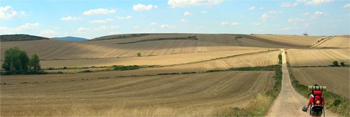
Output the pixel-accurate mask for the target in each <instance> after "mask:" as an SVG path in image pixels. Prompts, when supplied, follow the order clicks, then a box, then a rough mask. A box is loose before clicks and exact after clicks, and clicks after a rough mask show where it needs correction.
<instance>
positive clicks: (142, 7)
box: [132, 4, 158, 11]
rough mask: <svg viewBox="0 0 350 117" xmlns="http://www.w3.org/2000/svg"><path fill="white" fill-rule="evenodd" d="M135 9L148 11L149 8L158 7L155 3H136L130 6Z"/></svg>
mask: <svg viewBox="0 0 350 117" xmlns="http://www.w3.org/2000/svg"><path fill="white" fill-rule="evenodd" d="M132 8H133V9H134V10H135V11H149V10H152V8H154V9H156V8H158V6H157V5H152V4H149V5H147V6H146V5H143V4H137V5H134V6H133V7H132Z"/></svg>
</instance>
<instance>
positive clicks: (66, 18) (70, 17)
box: [61, 16, 82, 21]
mask: <svg viewBox="0 0 350 117" xmlns="http://www.w3.org/2000/svg"><path fill="white" fill-rule="evenodd" d="M81 19H82V18H80V17H72V16H67V17H62V18H61V20H63V21H74V20H81Z"/></svg>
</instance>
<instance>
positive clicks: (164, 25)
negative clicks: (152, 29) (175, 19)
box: [160, 24, 176, 29]
mask: <svg viewBox="0 0 350 117" xmlns="http://www.w3.org/2000/svg"><path fill="white" fill-rule="evenodd" d="M160 27H161V28H169V29H170V28H176V27H175V26H170V25H168V24H163V25H160Z"/></svg>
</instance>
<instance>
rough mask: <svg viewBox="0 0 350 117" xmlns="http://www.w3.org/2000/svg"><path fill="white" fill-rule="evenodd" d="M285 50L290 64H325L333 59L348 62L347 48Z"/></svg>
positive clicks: (349, 55) (349, 58) (348, 53)
mask: <svg viewBox="0 0 350 117" xmlns="http://www.w3.org/2000/svg"><path fill="white" fill-rule="evenodd" d="M287 52H288V55H287V56H288V62H289V63H290V65H291V66H327V65H332V64H333V61H338V63H341V62H344V63H346V64H350V63H349V61H350V50H349V49H291V50H288V51H287Z"/></svg>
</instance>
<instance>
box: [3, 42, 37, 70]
mask: <svg viewBox="0 0 350 117" xmlns="http://www.w3.org/2000/svg"><path fill="white" fill-rule="evenodd" d="M1 67H2V68H3V69H4V70H5V71H8V72H22V73H25V72H27V71H28V70H34V71H40V70H41V67H40V59H39V56H38V55H36V54H33V55H32V56H31V58H29V57H28V55H27V52H25V51H21V50H20V49H19V48H18V47H14V48H10V49H8V50H6V51H5V60H4V63H3V64H2V66H1Z"/></svg>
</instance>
